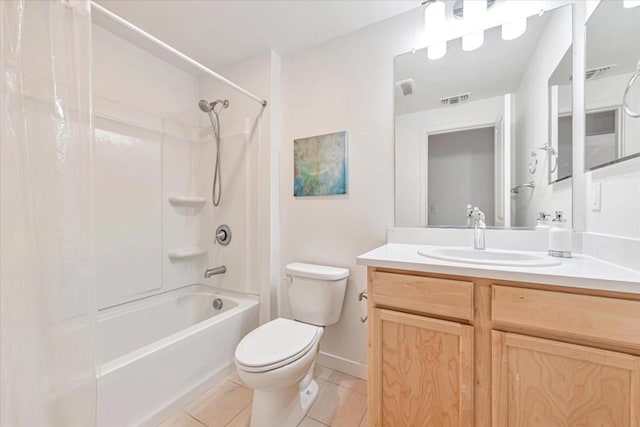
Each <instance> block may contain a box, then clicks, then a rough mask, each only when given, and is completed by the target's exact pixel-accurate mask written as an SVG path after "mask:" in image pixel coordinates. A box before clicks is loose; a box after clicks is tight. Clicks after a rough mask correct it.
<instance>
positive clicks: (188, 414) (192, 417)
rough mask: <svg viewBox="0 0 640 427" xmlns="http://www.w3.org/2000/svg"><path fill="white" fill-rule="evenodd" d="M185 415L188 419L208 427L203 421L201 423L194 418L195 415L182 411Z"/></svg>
mask: <svg viewBox="0 0 640 427" xmlns="http://www.w3.org/2000/svg"><path fill="white" fill-rule="evenodd" d="M181 412H182V413H183V414H185V415H186V416H187V417H189V418H191V419H193V420H195V421H196V422H197V423H198V424H200V425H202V426H204V427H207V425H206V424H205V423H203V422H202V421H200V420H199V419H197V418H196V417H194V416H193V415H191V414H190V413H188V412H187V411H181Z"/></svg>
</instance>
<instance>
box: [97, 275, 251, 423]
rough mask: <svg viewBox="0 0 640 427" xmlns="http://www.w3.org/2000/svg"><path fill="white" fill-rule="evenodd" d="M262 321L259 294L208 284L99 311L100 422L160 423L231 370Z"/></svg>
mask: <svg viewBox="0 0 640 427" xmlns="http://www.w3.org/2000/svg"><path fill="white" fill-rule="evenodd" d="M215 298H221V299H222V300H223V307H222V309H221V310H215V309H214V308H213V306H212V303H213V300H214V299H215ZM257 325H258V302H257V299H253V298H252V297H250V296H249V297H244V296H243V297H237V296H235V294H234V295H232V294H229V293H226V292H220V291H217V290H216V289H213V288H211V287H208V286H204V285H193V286H188V287H185V288H181V289H178V290H175V291H171V292H167V293H164V294H161V295H156V296H152V297H148V298H143V299H140V300H137V301H133V302H130V303H126V304H123V305H119V306H115V307H111V308H107V309H104V310H101V311H100V314H99V318H98V332H99V335H98V336H99V342H98V344H99V355H100V372H99V374H98V423H97V424H98V427H107V426H108V427H124V426H133V425H136V426H137V425H145V424H146V425H152V424H154V423H157V422H158V421H160V420H161V419H162V418H163V417H165V416H166V415H168V414H170V413H171V412H173V411H174V410H175V409H177V408H178V407H179V406H181V405H183V404H185V403H186V402H187V401H188V400H190V399H192V398H193V397H195V396H197V395H198V394H199V393H201V392H203V391H204V390H206V389H207V388H208V387H210V386H211V385H212V384H213V383H215V382H216V381H218V380H219V379H220V378H222V377H223V376H224V375H227V374H228V373H229V372H231V370H232V368H233V355H234V352H235V348H236V345H237V344H238V342H240V340H241V339H242V337H244V336H245V335H246V334H247V333H248V332H249V331H251V330H252V329H254V328H255V327H256V326H257Z"/></svg>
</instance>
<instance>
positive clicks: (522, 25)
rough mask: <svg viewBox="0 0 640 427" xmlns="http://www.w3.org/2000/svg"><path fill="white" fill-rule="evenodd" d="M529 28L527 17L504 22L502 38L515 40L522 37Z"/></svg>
mask: <svg viewBox="0 0 640 427" xmlns="http://www.w3.org/2000/svg"><path fill="white" fill-rule="evenodd" d="M526 30H527V18H519V19H516V20H515V21H511V22H507V23H504V24H502V40H513V39H517V38H518V37H520V36H521V35H522V34H524V32H525V31H526Z"/></svg>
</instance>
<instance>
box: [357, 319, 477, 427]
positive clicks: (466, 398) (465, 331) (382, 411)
mask: <svg viewBox="0 0 640 427" xmlns="http://www.w3.org/2000/svg"><path fill="white" fill-rule="evenodd" d="M371 322H372V325H373V326H372V327H373V330H374V331H375V332H374V334H375V335H374V337H373V342H372V349H371V350H372V353H371V354H372V357H371V359H370V360H369V364H370V365H369V368H370V372H371V380H370V381H371V382H370V384H371V390H370V394H369V399H370V400H369V413H368V416H369V419H370V420H371V421H370V425H374V426H397V427H400V426H418V425H419V426H434V427H444V426H470V425H472V424H473V328H472V327H471V326H467V325H462V324H459V323H455V322H449V321H444V320H437V319H430V318H428V317H424V316H416V315H413V314H407V313H401V312H397V311H391V310H385V309H380V308H374V309H373V310H372V318H371Z"/></svg>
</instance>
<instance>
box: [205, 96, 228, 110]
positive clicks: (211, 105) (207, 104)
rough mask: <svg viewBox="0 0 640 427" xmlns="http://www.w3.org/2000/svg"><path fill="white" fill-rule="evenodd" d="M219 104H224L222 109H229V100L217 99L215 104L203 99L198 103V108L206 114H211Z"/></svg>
mask: <svg viewBox="0 0 640 427" xmlns="http://www.w3.org/2000/svg"><path fill="white" fill-rule="evenodd" d="M218 104H222V108H227V107H229V100H228V99H224V100H221V99H217V100H215V101H213V102H208V101H206V100H204V99H201V100H200V102H198V107H200V109H201V110H202V111H203V112H204V113H209V112H211V111H213V109H214V108H215V107H216V105H218Z"/></svg>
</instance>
